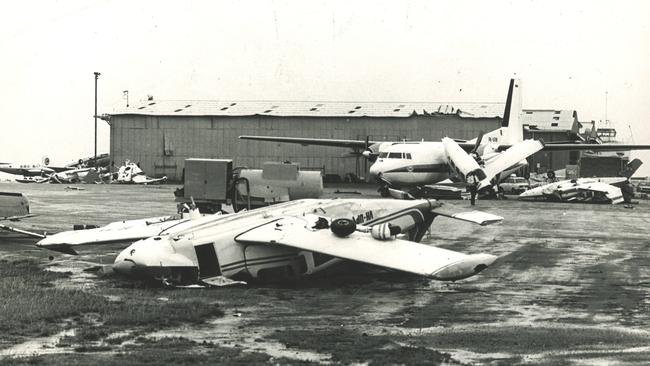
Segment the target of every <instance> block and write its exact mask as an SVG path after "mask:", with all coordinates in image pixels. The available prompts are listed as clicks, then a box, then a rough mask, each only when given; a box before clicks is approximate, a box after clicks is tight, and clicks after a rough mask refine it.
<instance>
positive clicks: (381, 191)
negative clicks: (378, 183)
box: [378, 187, 390, 198]
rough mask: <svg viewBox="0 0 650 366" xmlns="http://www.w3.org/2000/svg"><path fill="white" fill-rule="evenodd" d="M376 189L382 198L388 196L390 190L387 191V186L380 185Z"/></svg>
mask: <svg viewBox="0 0 650 366" xmlns="http://www.w3.org/2000/svg"><path fill="white" fill-rule="evenodd" d="M378 191H379V194H380V195H381V196H382V197H384V198H386V197H390V192H388V187H380V188H379V189H378Z"/></svg>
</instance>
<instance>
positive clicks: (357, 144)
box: [239, 136, 379, 149]
mask: <svg viewBox="0 0 650 366" xmlns="http://www.w3.org/2000/svg"><path fill="white" fill-rule="evenodd" d="M239 138H240V139H242V140H257V141H270V142H286V143H290V144H300V145H303V146H307V145H320V146H338V147H349V148H352V149H364V148H366V147H367V146H369V145H373V144H376V143H377V142H379V141H364V140H337V139H314V138H303V137H276V136H239Z"/></svg>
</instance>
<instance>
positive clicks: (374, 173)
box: [368, 163, 381, 182]
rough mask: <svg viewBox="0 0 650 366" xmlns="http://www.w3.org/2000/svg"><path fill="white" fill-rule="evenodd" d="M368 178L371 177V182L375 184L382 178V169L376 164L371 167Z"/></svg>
mask: <svg viewBox="0 0 650 366" xmlns="http://www.w3.org/2000/svg"><path fill="white" fill-rule="evenodd" d="M368 176H369V177H370V181H371V182H375V181H377V180H379V178H381V169H380V167H379V166H378V164H377V163H374V164H372V165H371V166H370V169H369V170H368Z"/></svg>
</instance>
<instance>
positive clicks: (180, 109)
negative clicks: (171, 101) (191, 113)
mask: <svg viewBox="0 0 650 366" xmlns="http://www.w3.org/2000/svg"><path fill="white" fill-rule="evenodd" d="M182 110H183V108H178V109H177V110H175V111H174V112H180V111H182Z"/></svg>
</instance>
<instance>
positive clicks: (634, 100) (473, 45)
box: [0, 0, 650, 175]
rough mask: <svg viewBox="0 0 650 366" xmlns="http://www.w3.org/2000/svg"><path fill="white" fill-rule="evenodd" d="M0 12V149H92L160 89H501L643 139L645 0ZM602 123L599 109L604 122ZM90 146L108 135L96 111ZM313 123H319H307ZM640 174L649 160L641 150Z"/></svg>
mask: <svg viewBox="0 0 650 366" xmlns="http://www.w3.org/2000/svg"><path fill="white" fill-rule="evenodd" d="M10 4H11V5H7V4H4V6H3V11H2V12H0V50H1V52H0V54H1V55H2V56H1V57H0V162H23V163H33V162H40V161H41V159H42V157H44V156H48V157H50V159H51V161H52V163H53V164H64V163H68V162H71V161H74V160H76V159H78V158H79V157H84V156H91V155H93V153H94V151H93V150H94V120H93V114H94V75H93V72H100V73H101V76H100V77H99V79H98V112H99V114H102V113H110V112H111V111H113V109H114V108H115V107H116V106H119V105H123V104H126V100H125V99H124V98H123V91H124V90H128V91H129V99H130V101H131V102H132V103H133V102H135V101H137V100H141V99H145V98H146V97H147V95H152V96H154V98H155V99H193V100H196V99H223V100H233V99H235V100H280V101H281V100H307V101H405V102H410V101H434V102H503V101H504V99H505V95H506V92H507V85H508V80H509V79H510V78H511V77H513V76H515V77H519V78H521V79H522V84H523V107H524V108H526V109H575V110H577V111H578V116H579V119H580V121H591V120H596V121H604V120H606V119H607V120H610V121H612V124H613V125H614V127H616V128H618V130H619V135H621V136H623V137H624V138H626V139H627V141H626V142H630V143H638V144H642V143H645V144H650V128H649V127H650V125H649V122H650V121H649V120H648V119H649V117H650V87H648V86H649V85H650V22H648V19H649V18H650V2H646V1H625V0H617V1H597V0H596V1H553V0H552V1H530V0H529V1H526V0H521V1H502V0H494V1H463V0H460V1H459V0H455V1H451V0H450V1H255V2H253V1H185V2H181V1H175V2H172V1H137V0H133V1H112V0H79V1H73V0H70V1H20V2H11V3H10ZM603 124H604V123H601V124H600V125H601V126H602V125H603ZM98 125H99V144H98V145H99V147H98V152H99V153H101V152H108V150H109V127H108V125H107V124H106V122H104V121H101V120H100V121H99V122H98ZM315 137H318V136H315ZM635 156H638V157H640V158H641V159H642V160H645V161H646V164H645V165H644V166H642V168H641V169H640V171H639V172H638V174H637V175H650V153H642V154H636V155H635Z"/></svg>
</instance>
